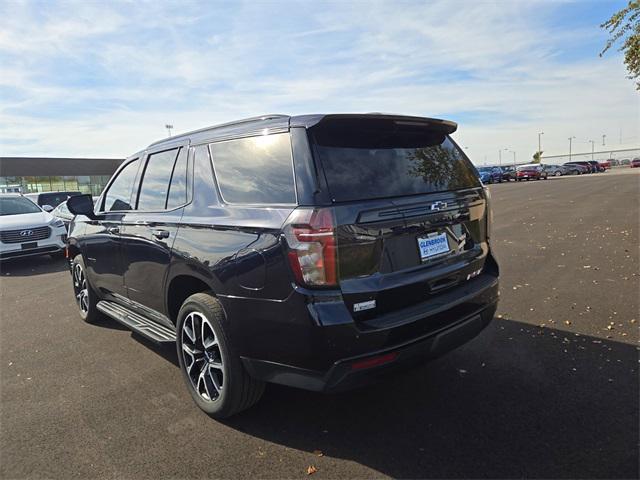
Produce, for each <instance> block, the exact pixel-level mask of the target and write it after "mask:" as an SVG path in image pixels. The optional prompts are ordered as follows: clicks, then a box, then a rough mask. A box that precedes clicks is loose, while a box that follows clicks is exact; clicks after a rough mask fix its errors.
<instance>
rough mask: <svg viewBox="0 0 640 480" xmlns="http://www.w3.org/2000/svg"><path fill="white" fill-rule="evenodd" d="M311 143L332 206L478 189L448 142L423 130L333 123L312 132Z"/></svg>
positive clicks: (469, 168)
mask: <svg viewBox="0 0 640 480" xmlns="http://www.w3.org/2000/svg"><path fill="white" fill-rule="evenodd" d="M321 125H322V124H321ZM313 138H314V140H315V144H316V146H315V151H316V152H317V153H318V156H319V158H320V161H321V164H322V167H323V169H324V173H325V177H326V179H327V184H328V187H329V191H330V193H331V196H332V197H333V201H336V202H344V201H351V200H367V199H373V198H384V197H397V196H404V195H416V194H422V193H431V192H439V191H447V190H458V189H463V188H469V187H477V186H479V182H478V179H477V177H476V174H475V170H474V168H473V166H472V165H471V163H470V162H469V161H468V160H466V159H465V158H464V156H463V154H462V153H461V152H460V150H459V149H458V147H457V146H456V145H455V144H454V143H453V142H452V141H451V140H450V139H449V137H448V136H446V135H444V134H443V133H441V132H438V131H434V130H433V129H429V128H425V127H423V126H420V127H415V126H407V127H402V126H398V125H389V124H388V122H380V121H364V120H359V121H357V122H337V121H336V122H331V123H330V124H329V125H326V126H321V127H319V128H318V127H316V129H315V131H314V135H313Z"/></svg>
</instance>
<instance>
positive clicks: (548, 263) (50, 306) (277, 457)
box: [0, 169, 640, 478]
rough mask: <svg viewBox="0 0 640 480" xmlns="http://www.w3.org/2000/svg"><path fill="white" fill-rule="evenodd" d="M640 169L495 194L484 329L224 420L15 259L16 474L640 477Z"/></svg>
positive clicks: (11, 460)
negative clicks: (354, 381)
mask: <svg viewBox="0 0 640 480" xmlns="http://www.w3.org/2000/svg"><path fill="white" fill-rule="evenodd" d="M639 174H640V169H637V170H631V169H619V170H616V171H611V172H607V173H604V174H594V175H584V176H580V177H568V178H558V179H550V180H549V181H538V182H527V183H515V182H513V183H508V184H498V185H493V186H491V187H490V188H491V191H492V195H493V206H494V212H495V223H494V229H493V243H494V248H495V250H496V253H497V257H498V260H499V262H500V265H501V292H502V299H501V303H500V307H499V310H498V312H497V316H496V318H495V320H494V322H493V323H492V324H491V325H490V326H489V327H488V328H487V329H486V330H485V331H484V332H483V333H482V334H481V335H480V336H479V337H477V338H476V339H475V340H473V341H472V342H470V343H469V344H467V345H465V346H464V347H462V348H460V349H458V350H456V351H454V352H452V353H450V354H449V355H447V356H445V357H443V358H441V359H439V360H436V361H434V362H432V363H430V364H429V365H427V366H425V367H422V368H420V369H418V370H415V371H412V372H410V373H408V374H406V375H402V376H399V377H397V378H395V379H392V380H389V381H388V382H386V383H383V384H376V385H373V386H370V387H367V388H364V389H361V390H357V391H353V392H348V393H343V394H339V395H330V396H329V395H321V394H314V393H308V392H304V391H298V390H294V389H290V388H285V387H280V386H268V387H267V390H266V392H265V395H264V397H263V399H262V401H261V402H260V403H259V404H258V405H257V406H256V407H254V408H253V409H251V410H249V411H247V412H246V413H244V414H242V415H240V416H238V417H235V418H233V419H230V420H228V421H225V422H218V421H215V420H212V419H210V418H209V417H207V416H206V415H205V414H204V413H202V412H201V411H200V410H198V408H197V407H196V406H195V404H194V403H193V402H192V400H191V398H190V396H189V394H188V392H187V390H186V388H185V386H184V385H183V380H182V378H181V376H180V372H179V370H178V367H177V359H176V356H175V352H174V351H173V350H172V349H170V348H159V347H157V346H155V345H153V344H150V343H148V342H146V341H145V340H143V339H141V338H140V337H138V336H135V335H132V334H131V333H130V332H129V331H127V330H125V329H123V328H121V327H120V326H119V325H118V324H116V323H111V322H105V323H103V324H101V325H97V326H90V325H85V324H83V323H82V322H81V321H80V319H79V317H78V315H77V313H76V306H75V303H74V299H73V295H72V290H71V284H70V280H69V274H68V272H67V271H66V270H65V265H64V261H62V260H52V259H49V258H48V257H42V258H32V259H28V260H22V261H19V262H13V263H10V264H6V265H3V266H2V272H1V275H0V307H1V310H0V311H1V318H0V375H1V378H0V380H1V383H0V390H1V391H0V394H1V403H0V407H1V412H0V434H1V436H0V455H1V457H0V477H2V478H24V477H30V478H42V477H49V478H72V477H75V478H87V477H118V478H160V477H180V478H196V477H197V478H204V477H225V478H240V477H242V478H245V477H246V478H256V477H258V478H299V477H305V476H307V468H308V467H309V466H311V465H312V466H314V467H315V468H316V469H317V472H316V473H315V474H314V475H313V477H318V478H338V477H340V478H355V477H358V478H363V477H367V478H369V477H385V476H389V477H403V478H409V477H410V478H421V477H429V478H462V477H474V478H478V477H489V478H505V477H508V478H513V477H535V478H543V477H544V478H638V475H639V471H638V464H639V457H638V449H639V444H638V438H639V436H638V435H639V431H638V425H639V416H638V399H639V380H638V379H639V376H638V346H639V343H638V324H639V322H640V317H639V313H638V308H639V305H638V301H639V298H638V295H639V293H638V292H639V290H638V288H639V285H640V277H639V276H638V273H639V262H638V245H639V244H640V239H639V236H638V235H639V234H638V230H639V229H638V223H639V211H640V209H639V202H640V175H639ZM320 452H322V453H321V454H320Z"/></svg>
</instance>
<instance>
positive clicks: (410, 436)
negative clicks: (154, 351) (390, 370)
mask: <svg viewBox="0 0 640 480" xmlns="http://www.w3.org/2000/svg"><path fill="white" fill-rule="evenodd" d="M637 368H638V352H637V349H636V347H634V346H632V345H628V344H624V343H619V342H615V341H609V340H602V339H598V338H594V337H589V336H583V335H578V336H576V334H574V333H571V332H564V331H559V330H553V329H548V328H546V329H541V328H537V327H534V326H532V325H530V324H525V323H521V322H517V321H513V320H498V319H496V320H494V322H493V323H492V324H491V325H490V326H489V327H488V329H487V330H486V331H485V332H483V333H482V334H481V335H480V336H479V337H478V338H477V339H475V340H474V341H473V342H471V343H470V344H469V345H466V346H464V347H462V348H460V349H458V350H456V351H454V352H452V353H450V354H449V355H447V356H445V357H443V358H441V359H439V360H436V361H434V362H432V363H431V364H428V365H426V366H424V367H421V368H419V369H417V370H414V371H412V372H409V373H407V374H404V375H400V376H398V377H397V378H395V379H391V380H390V381H387V382H385V383H378V384H376V385H372V386H369V387H366V388H364V389H360V390H357V391H352V392H347V393H343V394H337V395H323V394H315V393H310V392H304V391H300V390H296V389H290V388H286V387H280V386H275V385H270V386H269V387H268V388H267V390H266V392H265V395H264V397H263V399H262V400H261V402H260V403H258V404H257V405H256V406H255V407H253V408H252V409H250V410H248V411H247V412H245V413H243V414H241V415H239V416H237V417H234V418H232V419H229V420H227V421H226V422H225V423H226V424H227V425H228V426H230V427H232V428H235V429H237V430H240V431H242V432H245V433H247V434H250V435H253V436H256V437H258V438H261V439H264V440H267V441H269V442H273V443H276V444H280V445H284V446H286V447H290V448H294V449H298V450H302V451H308V452H313V451H314V450H320V451H322V452H323V453H324V458H320V457H318V459H317V460H318V465H319V466H321V465H322V462H323V461H330V459H331V457H338V458H341V459H348V460H351V461H354V462H357V463H360V464H363V465H366V466H368V467H370V468H373V469H375V470H377V471H379V472H381V473H382V474H385V475H389V476H392V477H396V478H398V477H401V478H425V477H429V478H435V477H440V478H462V477H474V478H478V477H489V478H504V477H509V478H514V477H536V478H541V477H546V478H568V477H580V478H638V398H639V397H638V393H639V392H638V371H637ZM320 468H322V467H320Z"/></svg>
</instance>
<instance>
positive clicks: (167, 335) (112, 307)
mask: <svg viewBox="0 0 640 480" xmlns="http://www.w3.org/2000/svg"><path fill="white" fill-rule="evenodd" d="M96 308H97V309H98V310H100V311H101V312H102V313H104V314H105V315H108V316H109V317H111V318H113V319H114V320H115V321H117V322H120V323H121V324H123V325H124V326H126V327H128V328H130V329H131V330H133V331H134V332H136V333H139V334H140V335H142V336H143V337H145V338H148V339H149V340H151V341H152V342H157V343H166V342H175V341H176V332H174V331H173V330H171V329H170V328H167V327H165V326H164V325H160V324H158V323H156V322H154V321H152V320H149V319H148V318H146V317H143V316H142V315H139V314H137V313H135V312H132V311H131V310H129V309H128V308H126V307H123V306H122V305H119V304H117V303H115V302H110V301H108V300H100V301H99V302H98V304H97V305H96Z"/></svg>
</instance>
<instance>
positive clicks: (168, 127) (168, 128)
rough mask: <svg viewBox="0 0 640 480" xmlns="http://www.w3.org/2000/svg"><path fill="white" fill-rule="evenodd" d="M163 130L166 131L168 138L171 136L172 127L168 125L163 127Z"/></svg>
mask: <svg viewBox="0 0 640 480" xmlns="http://www.w3.org/2000/svg"><path fill="white" fill-rule="evenodd" d="M164 128H166V129H167V132H168V133H169V136H171V129H172V128H173V125H169V124H168V123H167V124H166V125H165V126H164Z"/></svg>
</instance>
